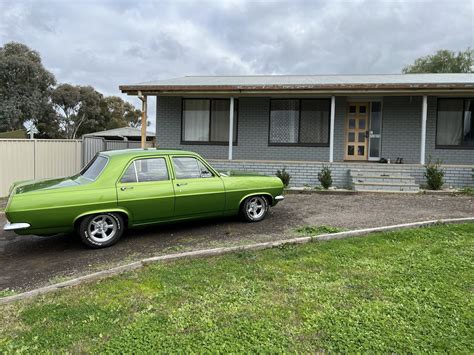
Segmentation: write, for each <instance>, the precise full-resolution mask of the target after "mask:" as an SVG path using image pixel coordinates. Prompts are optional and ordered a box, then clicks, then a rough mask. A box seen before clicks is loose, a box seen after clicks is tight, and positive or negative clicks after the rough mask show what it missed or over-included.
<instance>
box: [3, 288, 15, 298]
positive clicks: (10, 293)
mask: <svg viewBox="0 0 474 355" xmlns="http://www.w3.org/2000/svg"><path fill="white" fill-rule="evenodd" d="M14 294H16V292H15V291H13V290H10V289H9V288H6V289H4V290H0V298H2V297H7V296H13V295H14Z"/></svg>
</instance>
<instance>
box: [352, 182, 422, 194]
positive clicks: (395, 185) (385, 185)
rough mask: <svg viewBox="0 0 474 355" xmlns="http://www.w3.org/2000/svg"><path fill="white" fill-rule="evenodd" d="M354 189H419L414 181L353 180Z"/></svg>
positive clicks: (396, 190) (408, 190)
mask: <svg viewBox="0 0 474 355" xmlns="http://www.w3.org/2000/svg"><path fill="white" fill-rule="evenodd" d="M352 185H353V188H354V190H355V191H383V192H411V193H416V192H419V191H420V187H419V186H418V185H417V184H415V183H406V182H353V183H352Z"/></svg>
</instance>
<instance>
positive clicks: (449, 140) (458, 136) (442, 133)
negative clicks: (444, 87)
mask: <svg viewBox="0 0 474 355" xmlns="http://www.w3.org/2000/svg"><path fill="white" fill-rule="evenodd" d="M462 121H463V101H462V100H457V99H445V100H440V101H439V102H438V128H437V141H436V144H438V145H460V144H461V143H462V140H463V126H462Z"/></svg>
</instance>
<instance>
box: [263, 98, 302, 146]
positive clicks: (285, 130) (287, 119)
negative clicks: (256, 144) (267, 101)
mask: <svg viewBox="0 0 474 355" xmlns="http://www.w3.org/2000/svg"><path fill="white" fill-rule="evenodd" d="M298 121H299V101H298V100H272V101H271V112H270V142H271V143H298V135H299V122H298Z"/></svg>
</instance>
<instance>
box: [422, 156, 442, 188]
mask: <svg viewBox="0 0 474 355" xmlns="http://www.w3.org/2000/svg"><path fill="white" fill-rule="evenodd" d="M440 166H441V161H440V160H437V161H436V163H433V162H432V161H431V158H430V159H429V161H428V164H426V165H425V169H426V171H425V178H426V184H427V185H428V189H430V190H441V188H442V187H443V185H444V171H443V169H441V167H440Z"/></svg>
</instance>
